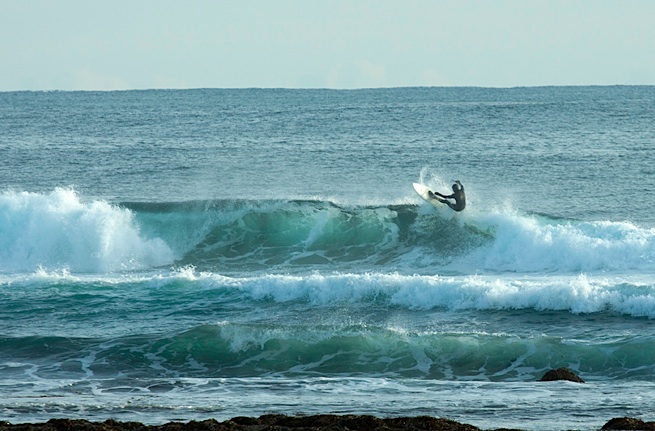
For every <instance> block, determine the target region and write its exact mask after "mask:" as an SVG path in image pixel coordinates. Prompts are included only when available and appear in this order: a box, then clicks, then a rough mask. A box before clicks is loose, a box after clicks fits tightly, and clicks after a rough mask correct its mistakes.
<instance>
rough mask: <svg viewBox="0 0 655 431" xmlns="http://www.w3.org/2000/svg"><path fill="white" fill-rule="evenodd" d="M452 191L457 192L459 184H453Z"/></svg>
mask: <svg viewBox="0 0 655 431" xmlns="http://www.w3.org/2000/svg"><path fill="white" fill-rule="evenodd" d="M453 191H454V192H458V191H459V184H457V183H455V184H453Z"/></svg>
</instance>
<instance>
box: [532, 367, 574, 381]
mask: <svg viewBox="0 0 655 431" xmlns="http://www.w3.org/2000/svg"><path fill="white" fill-rule="evenodd" d="M554 380H568V381H571V382H576V383H584V380H582V379H581V378H580V377H579V376H578V375H577V374H575V373H574V372H573V371H571V370H569V369H568V368H558V369H556V370H550V371H548V372H547V373H546V374H544V376H543V377H542V378H541V380H539V381H540V382H552V381H554Z"/></svg>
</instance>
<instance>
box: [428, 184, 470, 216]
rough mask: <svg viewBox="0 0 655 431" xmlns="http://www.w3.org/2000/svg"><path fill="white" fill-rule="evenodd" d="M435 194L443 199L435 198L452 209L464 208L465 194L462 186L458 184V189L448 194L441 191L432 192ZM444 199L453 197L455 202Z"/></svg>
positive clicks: (460, 209)
mask: <svg viewBox="0 0 655 431" xmlns="http://www.w3.org/2000/svg"><path fill="white" fill-rule="evenodd" d="M434 194H435V195H437V196H441V197H442V198H444V199H437V200H438V201H439V202H441V203H442V204H446V205H448V206H449V207H450V208H452V209H453V210H454V211H462V210H463V209H464V208H466V194H464V186H463V185H461V184H460V185H459V190H457V191H456V192H455V193H453V194H452V195H449V196H444V195H442V194H441V193H437V192H434ZM446 199H455V203H452V202H450V201H447V200H446Z"/></svg>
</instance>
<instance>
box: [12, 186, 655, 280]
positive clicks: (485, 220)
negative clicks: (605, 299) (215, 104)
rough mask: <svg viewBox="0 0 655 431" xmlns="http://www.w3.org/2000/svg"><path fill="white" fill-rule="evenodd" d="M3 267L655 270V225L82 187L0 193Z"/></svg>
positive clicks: (105, 270)
mask: <svg viewBox="0 0 655 431" xmlns="http://www.w3.org/2000/svg"><path fill="white" fill-rule="evenodd" d="M0 223H2V226H1V227H2V235H1V236H0V246H1V250H0V271H2V272H5V273H8V272H32V271H35V270H37V269H39V268H43V269H46V270H58V269H67V270H70V271H72V272H75V273H77V272H79V273H111V272H121V271H134V270H149V269H155V268H160V267H171V266H176V267H180V266H188V265H190V266H193V267H195V268H197V269H198V270H202V271H212V272H219V273H225V274H235V273H240V272H244V271H246V272H251V271H264V272H272V273H280V272H296V271H301V272H303V271H308V270H309V271H311V270H329V271H340V272H353V271H355V272H367V271H374V272H375V271H385V272H389V271H398V272H400V273H404V274H411V273H415V272H416V273H420V274H435V273H442V274H449V273H451V274H470V273H476V272H479V271H481V272H512V273H541V272H546V273H575V272H599V271H600V272H607V271H609V272H622V271H630V272H637V273H648V272H652V271H653V270H655V229H652V228H643V227H639V226H637V225H634V224H632V223H629V222H614V221H576V220H563V219H553V218H549V217H547V216H540V215H534V214H531V215H530V214H518V213H516V212H514V211H511V210H499V211H495V212H489V213H476V212H470V213H468V214H462V215H459V214H458V215H453V214H451V213H449V212H447V211H445V210H444V211H441V212H440V211H436V210H434V209H433V208H432V207H428V206H427V205H416V204H415V203H406V204H394V205H337V204H335V203H332V202H329V201H322V200H315V201H308V200H304V201H303V200H298V201H275V200H272V201H248V200H218V201H194V202H181V203H121V204H112V203H109V202H106V201H103V200H85V199H82V198H81V197H80V196H78V195H77V194H76V193H75V191H73V190H69V189H57V190H55V191H53V192H51V193H45V194H37V193H27V192H21V193H16V192H5V193H3V194H2V195H0Z"/></svg>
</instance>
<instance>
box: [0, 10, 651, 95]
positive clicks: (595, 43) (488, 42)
mask: <svg viewBox="0 0 655 431" xmlns="http://www.w3.org/2000/svg"><path fill="white" fill-rule="evenodd" d="M617 84H618V85H655V0H402V1H400V0H396V1H391V0H234V1H232V0H223V1H221V0H177V1H172V0H106V1H101V0H56V1H55V0H28V1H26V0H0V91H16V90H126V89H152V88H251V87H262V88H339V89H351V88H378V87H406V86H479V87H517V86H545V85H617Z"/></svg>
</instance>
